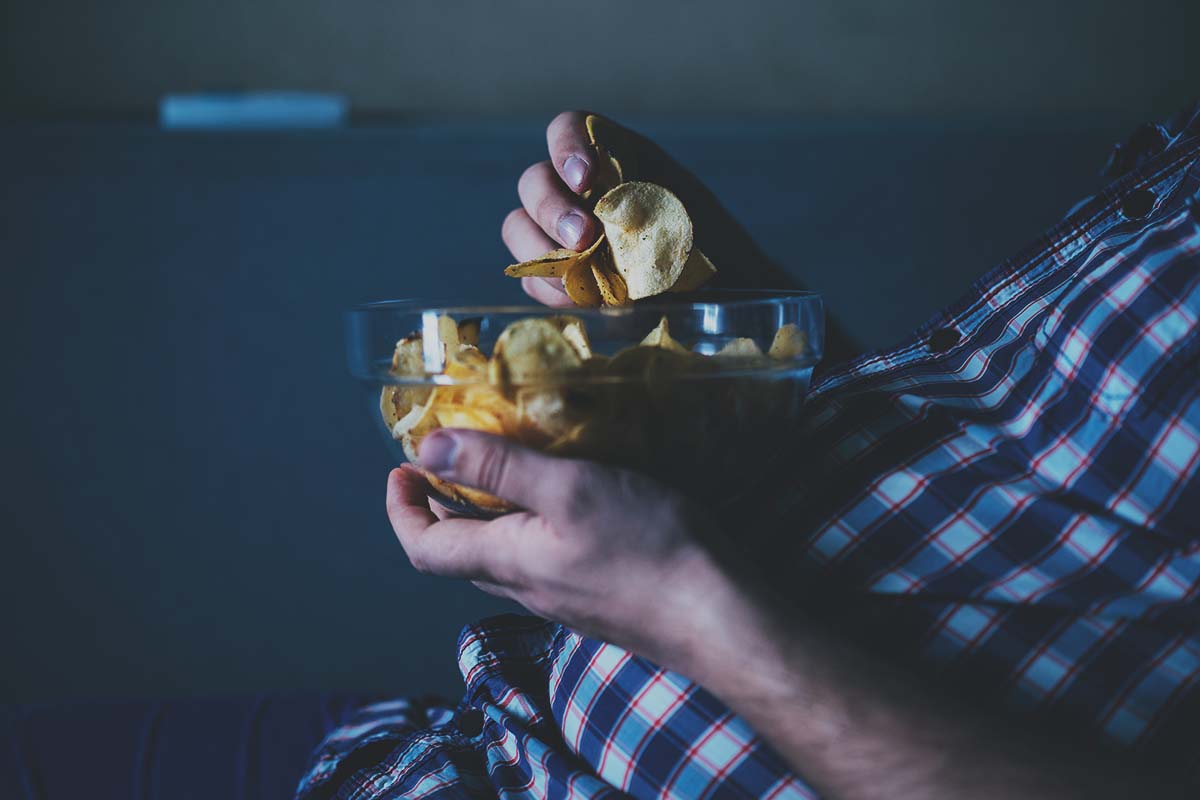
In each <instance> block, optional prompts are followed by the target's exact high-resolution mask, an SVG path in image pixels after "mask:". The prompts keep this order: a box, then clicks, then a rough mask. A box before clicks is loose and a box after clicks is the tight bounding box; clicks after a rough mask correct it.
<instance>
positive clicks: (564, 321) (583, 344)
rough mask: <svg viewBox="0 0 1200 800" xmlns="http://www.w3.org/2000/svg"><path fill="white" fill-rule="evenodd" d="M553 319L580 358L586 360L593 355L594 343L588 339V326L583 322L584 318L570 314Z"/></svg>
mask: <svg viewBox="0 0 1200 800" xmlns="http://www.w3.org/2000/svg"><path fill="white" fill-rule="evenodd" d="M553 320H554V322H555V324H556V325H558V330H559V332H561V333H562V335H563V338H564V339H566V340H567V341H568V342H570V343H571V346H572V347H574V348H575V353H576V354H577V355H578V356H579V358H580V360H583V361H586V360H587V359H589V358H591V357H592V343H591V342H590V341H588V335H587V326H585V325H584V324H583V320H581V319H580V318H579V317H572V316H569V315H563V316H558V317H554V318H553Z"/></svg>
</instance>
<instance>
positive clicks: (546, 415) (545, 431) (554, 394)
mask: <svg viewBox="0 0 1200 800" xmlns="http://www.w3.org/2000/svg"><path fill="white" fill-rule="evenodd" d="M565 394H566V393H565V392H564V391H563V390H562V389H557V388H546V389H538V388H526V389H519V390H518V391H517V424H518V426H519V428H518V430H519V434H518V436H519V438H520V439H521V441H523V442H525V443H527V444H529V445H531V446H534V447H537V446H539V445H545V444H546V443H547V442H550V441H552V440H554V439H557V438H558V437H560V436H562V435H563V434H565V433H566V432H567V431H568V430H570V429H571V427H573V426H574V424H575V421H573V420H572V419H570V417H571V416H572V415H571V414H570V413H569V411H568V409H567V401H566V396H565Z"/></svg>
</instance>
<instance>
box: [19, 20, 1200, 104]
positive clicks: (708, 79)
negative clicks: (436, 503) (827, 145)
mask: <svg viewBox="0 0 1200 800" xmlns="http://www.w3.org/2000/svg"><path fill="white" fill-rule="evenodd" d="M1198 28H1200V3H1197V2H1195V0H1139V1H1138V2H1129V0H1003V1H1001V0H736V2H735V1H733V0H589V2H572V1H571V0H501V1H500V2H497V1H496V0H426V1H425V2H412V1H411V0H410V1H409V2H401V1H399V0H387V1H386V2H385V1H384V0H375V2H352V3H345V2H329V0H254V1H253V2H246V0H172V2H159V3H155V2H147V1H146V0H107V2H103V3H98V2H95V1H94V0H38V2H26V3H15V2H11V3H6V4H4V6H3V7H2V8H0V109H3V108H7V107H10V106H11V107H19V108H26V109H39V110H49V111H54V112H61V111H63V110H79V109H91V110H112V109H136V108H143V109H144V108H150V107H152V106H153V105H154V104H155V102H157V100H158V98H159V97H160V96H161V95H163V94H165V93H167V92H178V91H196V90H209V89H229V88H256V89H315V90H325V91H338V92H345V93H346V94H347V95H348V96H349V97H350V99H351V100H352V101H353V103H354V105H355V106H356V107H357V108H360V109H368V110H374V111H386V112H399V113H417V114H459V115H472V114H480V113H484V114H512V113H516V112H537V113H549V112H552V111H554V110H557V109H559V108H562V107H574V106H583V107H595V108H599V109H603V110H605V111H607V112H609V113H622V114H627V113H643V114H645V113H663V114H714V113H741V114H760V115H761V114H819V115H848V114H850V115H886V116H902V117H903V116H916V117H921V116H927V115H935V116H936V115H945V114H956V115H962V114H1009V115H1026V114H1042V115H1054V114H1059V113H1064V112H1072V113H1075V112H1103V113H1114V112H1115V113H1128V112H1132V113H1135V114H1139V115H1140V114H1147V113H1152V112H1156V111H1159V110H1161V109H1162V108H1164V107H1168V106H1174V105H1178V104H1181V103H1182V102H1184V100H1186V99H1187V98H1188V97H1189V96H1190V95H1192V94H1194V93H1195V92H1196V91H1197V89H1196V87H1195V85H1194V81H1195V78H1196V76H1197V75H1200V48H1197V47H1196V46H1195V32H1196V30H1197V29H1198ZM1189 84H1192V85H1189Z"/></svg>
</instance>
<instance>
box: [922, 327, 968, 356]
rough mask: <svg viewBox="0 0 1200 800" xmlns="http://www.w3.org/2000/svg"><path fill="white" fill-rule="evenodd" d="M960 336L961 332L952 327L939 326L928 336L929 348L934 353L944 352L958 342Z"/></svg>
mask: <svg viewBox="0 0 1200 800" xmlns="http://www.w3.org/2000/svg"><path fill="white" fill-rule="evenodd" d="M961 338H962V334H961V333H959V332H958V331H956V330H954V328H939V329H938V330H936V331H934V332H933V334H932V335H931V336H930V337H929V349H930V350H931V351H933V352H934V353H944V352H946V351H947V350H949V349H950V348H951V347H954V345H956V344H958V340H959V339H961Z"/></svg>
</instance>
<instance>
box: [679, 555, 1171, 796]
mask: <svg viewBox="0 0 1200 800" xmlns="http://www.w3.org/2000/svg"><path fill="white" fill-rule="evenodd" d="M702 582H703V583H704V585H705V588H704V590H703V592H702V594H703V597H704V598H705V599H704V602H703V603H702V604H701V605H702V608H701V610H700V613H699V614H698V615H697V617H696V619H695V620H694V623H692V624H694V625H695V627H694V628H691V630H690V633H689V634H686V635H681V636H680V638H679V640H678V643H677V645H676V646H675V651H674V652H673V653H671V654H668V658H671V657H674V659H675V660H676V662H677V663H676V664H673V665H672V666H674V667H675V668H677V669H679V670H680V671H682V672H684V673H685V674H687V675H689V676H690V677H692V678H693V679H695V680H696V681H697V682H699V683H700V684H701V685H703V686H705V687H706V688H708V689H709V690H710V691H712V692H713V693H714V694H716V695H717V696H718V697H720V698H721V699H722V700H723V701H724V702H725V703H726V704H728V705H729V706H730V708H731V709H733V710H734V711H735V712H737V713H738V714H739V715H741V716H742V717H743V718H744V719H746V720H747V722H749V723H750V725H751V726H752V727H754V729H755V730H756V731H757V732H758V733H759V734H760V735H762V736H763V737H764V738H765V739H766V740H767V741H768V742H770V743H771V744H772V745H773V746H774V747H775V748H776V750H778V751H779V753H780V754H781V755H782V756H783V757H784V758H785V759H787V760H788V762H789V763H790V764H791V765H792V766H793V767H794V768H795V769H796V771H797V772H798V773H799V774H800V775H801V776H803V778H804V779H805V780H806V781H808V782H809V783H811V784H812V785H814V786H815V787H816V788H818V789H819V790H820V791H821V792H822V793H823V795H824V796H827V797H832V798H872V797H886V798H889V799H890V800H896V799H897V798H901V799H902V798H916V797H921V798H940V797H945V798H961V797H971V798H990V797H1005V798H1008V797H1023V798H1042V797H1046V798H1050V797H1054V798H1061V797H1089V798H1107V797H1113V798H1118V797H1119V798H1125V797H1132V796H1156V797H1171V796H1174V795H1173V794H1171V792H1182V791H1184V790H1183V788H1182V786H1181V785H1178V784H1176V785H1171V784H1170V783H1169V782H1167V781H1162V785H1159V783H1158V782H1156V780H1155V779H1154V778H1151V777H1148V776H1146V775H1141V774H1137V773H1136V772H1135V771H1134V770H1132V769H1130V768H1129V767H1127V766H1125V765H1123V764H1121V763H1117V761H1116V760H1114V759H1112V758H1111V757H1105V756H1104V755H1100V754H1093V753H1091V752H1090V751H1087V750H1086V749H1081V748H1080V747H1078V742H1075V741H1070V742H1064V741H1063V740H1062V739H1061V738H1059V739H1057V740H1055V739H1053V738H1051V737H1047V736H1045V735H1044V734H1039V733H1038V732H1037V731H1035V730H1026V729H1023V728H1020V727H1018V726H1016V725H1014V723H1013V722H1012V720H1009V719H1008V718H1006V717H1004V716H1002V715H999V714H991V715H989V714H985V713H981V712H978V711H975V710H971V709H967V708H962V707H957V706H956V705H955V704H954V703H953V702H952V701H951V700H950V699H949V698H947V697H945V696H943V695H941V694H940V693H938V692H936V691H934V690H932V689H931V688H930V687H927V686H924V685H922V684H921V683H920V682H919V681H917V680H915V679H912V678H911V677H909V676H906V675H903V674H900V673H898V672H896V671H894V670H889V669H887V668H885V667H883V666H880V665H878V664H877V663H875V662H873V661H872V660H870V659H869V658H867V657H866V656H865V655H864V654H863V653H862V652H860V651H858V650H857V649H856V648H854V647H853V646H852V645H850V644H849V643H848V642H846V641H845V640H843V639H841V638H839V637H837V636H835V635H832V634H830V633H828V632H826V631H823V630H821V629H820V627H819V626H817V625H814V624H811V623H809V622H805V621H799V622H797V621H796V620H794V619H790V620H786V621H784V620H780V619H778V618H777V617H775V616H773V615H772V614H769V613H766V612H765V611H764V610H763V606H762V604H760V603H757V602H754V601H751V600H749V599H748V598H747V596H746V594H745V593H743V592H741V591H739V589H738V588H737V587H736V586H735V585H734V584H733V583H732V582H731V581H729V580H728V579H725V578H723V577H722V576H720V575H719V574H718V575H717V576H715V577H714V576H713V575H709V576H707V577H706V578H705V579H703V581H702ZM685 640H686V642H685Z"/></svg>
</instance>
